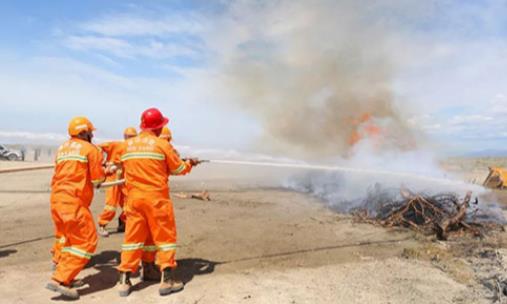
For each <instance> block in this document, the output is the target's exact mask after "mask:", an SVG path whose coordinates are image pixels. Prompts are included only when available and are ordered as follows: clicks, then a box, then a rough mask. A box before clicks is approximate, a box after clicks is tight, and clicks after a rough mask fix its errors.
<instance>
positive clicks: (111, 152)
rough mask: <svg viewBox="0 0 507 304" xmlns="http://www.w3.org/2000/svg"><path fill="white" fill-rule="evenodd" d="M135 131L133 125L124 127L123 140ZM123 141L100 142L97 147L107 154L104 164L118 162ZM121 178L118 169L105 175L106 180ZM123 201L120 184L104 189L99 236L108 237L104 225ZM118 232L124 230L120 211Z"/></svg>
mask: <svg viewBox="0 0 507 304" xmlns="http://www.w3.org/2000/svg"><path fill="white" fill-rule="evenodd" d="M136 136H137V131H136V129H135V128H133V127H129V128H126V129H125V131H124V132H123V138H124V139H125V140H127V139H129V138H132V137H136ZM124 143H125V142H122V141H112V142H106V143H103V144H100V145H99V147H100V148H101V149H102V151H104V152H105V153H106V155H107V158H106V164H108V165H114V164H119V163H120V156H121V154H122V151H123V148H124V147H123V146H124ZM121 178H122V171H121V170H118V171H117V174H116V175H110V176H108V177H107V179H106V181H114V180H116V179H121ZM124 201H125V189H124V187H123V186H122V185H119V186H114V187H111V188H108V189H107V190H106V204H105V206H104V210H103V211H102V213H101V214H100V216H99V220H98V222H99V230H98V233H99V235H100V236H103V237H108V236H109V232H108V231H107V230H106V225H107V224H109V222H111V221H112V220H113V218H114V216H115V214H116V208H118V206H120V207H121V208H123V203H124ZM117 231H118V232H124V231H125V214H124V213H123V212H122V213H121V215H120V217H118V229H117Z"/></svg>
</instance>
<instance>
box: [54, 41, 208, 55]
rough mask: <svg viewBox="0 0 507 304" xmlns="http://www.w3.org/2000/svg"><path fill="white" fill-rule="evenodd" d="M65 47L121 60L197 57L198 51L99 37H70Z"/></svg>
mask: <svg viewBox="0 0 507 304" xmlns="http://www.w3.org/2000/svg"><path fill="white" fill-rule="evenodd" d="M64 43H65V45H66V46H67V47H69V48H71V49H75V50H80V51H90V52H94V51H102V52H106V53H110V54H112V55H114V56H117V57H121V58H135V57H148V58H155V59H164V58H171V57H176V56H186V57H195V56H197V55H198V51H197V50H196V49H193V48H190V47H186V46H183V45H179V44H175V43H164V42H160V41H156V40H149V41H143V42H142V43H137V44H134V43H131V42H129V41H128V40H126V39H120V38H111V37H99V36H90V35H87V36H69V37H67V38H66V40H65V42H64Z"/></svg>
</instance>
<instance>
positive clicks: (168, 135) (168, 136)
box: [159, 127, 173, 141]
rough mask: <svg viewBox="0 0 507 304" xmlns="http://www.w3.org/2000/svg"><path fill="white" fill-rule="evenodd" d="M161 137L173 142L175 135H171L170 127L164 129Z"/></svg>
mask: <svg viewBox="0 0 507 304" xmlns="http://www.w3.org/2000/svg"><path fill="white" fill-rule="evenodd" d="M159 137H160V138H162V139H167V141H171V140H172V139H173V134H172V133H171V130H169V128H168V127H163V128H162V132H160V135H159Z"/></svg>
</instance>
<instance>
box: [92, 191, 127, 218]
mask: <svg viewBox="0 0 507 304" xmlns="http://www.w3.org/2000/svg"><path fill="white" fill-rule="evenodd" d="M121 199H122V193H121V189H120V187H119V186H114V187H110V188H107V189H106V205H105V206H104V210H103V211H102V213H101V214H100V216H99V221H98V222H99V225H100V226H105V225H107V224H109V222H111V221H112V220H113V218H114V215H115V214H116V208H117V207H118V205H119V203H120V200H121Z"/></svg>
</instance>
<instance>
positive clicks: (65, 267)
mask: <svg viewBox="0 0 507 304" xmlns="http://www.w3.org/2000/svg"><path fill="white" fill-rule="evenodd" d="M94 130H95V128H94V127H93V125H92V123H91V122H90V121H89V120H88V119H87V118H86V117H75V118H73V119H72V120H71V121H70V123H69V127H68V132H69V135H70V137H71V138H70V139H69V140H68V141H67V142H65V143H64V144H63V145H61V146H60V147H59V148H58V153H57V156H56V166H55V172H54V175H53V179H52V181H51V199H50V200H51V216H52V219H53V223H54V225H55V231H56V236H57V237H58V238H59V239H58V242H57V243H56V244H55V246H54V247H53V262H54V263H55V264H56V270H55V272H54V273H53V276H52V280H51V281H50V282H49V283H48V284H47V286H46V288H48V289H49V290H52V291H55V292H58V293H60V294H62V295H63V296H66V297H68V298H71V299H77V298H79V293H78V292H77V290H76V289H75V288H73V287H72V282H73V280H74V278H75V277H76V276H77V275H78V274H79V272H80V271H81V270H82V269H83V267H84V266H85V265H86V264H87V263H88V260H89V259H90V258H91V256H92V254H93V253H94V251H95V248H96V247H97V234H96V230H95V224H94V223H93V216H92V214H91V212H90V209H89V207H90V203H91V201H92V199H93V187H94V186H99V185H100V183H102V182H103V181H104V179H105V173H104V169H103V167H102V153H101V151H100V149H99V148H98V147H96V146H94V145H93V144H92V143H91V141H92V138H93V131H94Z"/></svg>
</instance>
